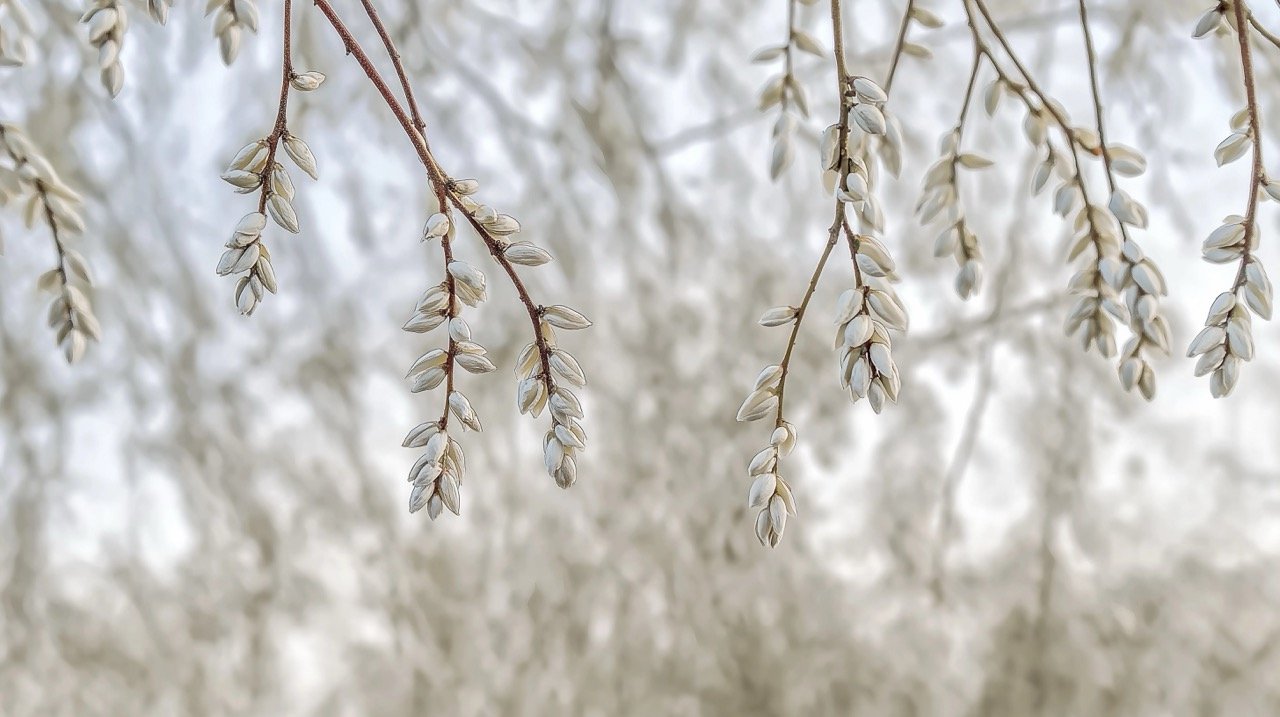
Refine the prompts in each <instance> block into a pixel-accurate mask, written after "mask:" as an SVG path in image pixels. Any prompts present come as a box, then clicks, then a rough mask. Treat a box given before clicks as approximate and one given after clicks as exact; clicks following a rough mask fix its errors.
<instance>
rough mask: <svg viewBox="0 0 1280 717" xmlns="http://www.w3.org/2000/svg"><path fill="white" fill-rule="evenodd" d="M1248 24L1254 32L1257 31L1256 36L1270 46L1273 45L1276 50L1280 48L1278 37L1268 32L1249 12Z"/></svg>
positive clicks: (1279, 38)
mask: <svg viewBox="0 0 1280 717" xmlns="http://www.w3.org/2000/svg"><path fill="white" fill-rule="evenodd" d="M1249 24H1250V25H1252V26H1253V29H1254V30H1257V31H1258V34H1259V35H1261V36H1262V37H1263V39H1265V40H1266V41H1267V42H1269V43H1271V44H1272V45H1275V46H1276V47H1277V48H1280V36H1277V35H1276V34H1275V33H1274V32H1271V31H1270V30H1268V29H1267V28H1266V27H1265V26H1264V25H1263V24H1262V23H1260V22H1258V18H1256V17H1254V16H1253V12H1252V11H1250V12H1249Z"/></svg>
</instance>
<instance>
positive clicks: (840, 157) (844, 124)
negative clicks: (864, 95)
mask: <svg viewBox="0 0 1280 717" xmlns="http://www.w3.org/2000/svg"><path fill="white" fill-rule="evenodd" d="M831 35H832V51H833V52H834V53H835V58H836V60H835V61H836V89H837V91H838V92H839V95H838V96H839V97H840V122H839V123H838V125H837V126H838V128H839V129H838V130H837V134H836V137H837V139H836V147H837V149H836V155H837V159H836V161H837V163H838V165H837V166H839V167H840V178H839V180H838V183H839V184H840V185H843V184H844V180H845V174H846V173H847V171H848V170H847V168H846V166H845V165H846V164H847V163H846V162H845V161H844V160H845V156H844V155H845V146H844V145H845V139H846V138H847V137H848V136H849V99H848V97H847V89H848V88H847V87H846V81H847V79H848V77H849V73H848V71H847V70H846V68H845V60H844V26H843V23H842V21H841V10H840V0H831ZM844 212H845V209H844V202H842V201H840V199H839V197H837V198H836V208H835V220H834V221H832V222H831V227H830V228H829V229H828V230H827V244H826V246H825V247H823V249H822V256H821V257H819V258H818V265H817V266H815V267H814V268H813V274H812V276H810V277H809V288H807V289H805V292H804V298H802V299H801V300H800V306H799V307H797V308H796V318H795V320H794V322H793V323H792V324H791V335H790V336H789V337H787V349H786V351H785V352H784V353H783V355H782V362H781V363H780V364H778V366H779V367H780V368H781V370H782V376H781V378H779V379H778V408H777V411H776V413H775V418H774V423H775V425H777V426H781V425H782V424H783V418H782V416H783V414H782V409H783V402H784V400H785V398H786V390H787V377H788V376H789V375H790V372H791V356H792V354H793V353H794V352H795V349H796V341H797V339H798V338H799V336H800V324H801V323H803V322H804V316H805V312H807V311H808V309H809V302H810V300H812V299H813V293H814V291H816V290H817V288H818V280H819V279H821V278H822V271H823V269H825V268H826V266H827V259H829V258H830V257H831V250H832V249H835V247H836V242H837V241H839V240H840V227H841V226H842V225H843V224H844Z"/></svg>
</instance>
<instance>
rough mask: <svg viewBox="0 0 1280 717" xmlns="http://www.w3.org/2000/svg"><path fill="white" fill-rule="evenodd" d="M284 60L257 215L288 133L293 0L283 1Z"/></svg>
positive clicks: (263, 203)
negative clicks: (277, 153) (278, 150)
mask: <svg viewBox="0 0 1280 717" xmlns="http://www.w3.org/2000/svg"><path fill="white" fill-rule="evenodd" d="M283 45H284V50H283V54H284V59H283V60H282V61H281V63H280V76H281V77H280V106H279V108H277V109H276V123H275V125H274V126H273V127H272V128H271V134H269V135H267V140H266V142H267V163H266V164H265V165H263V167H262V194H261V195H260V196H259V198H258V213H259V214H261V213H263V212H265V211H267V198H268V197H269V196H270V195H271V171H272V168H274V167H275V163H276V150H277V149H278V148H279V147H280V140H281V139H282V138H283V137H284V136H285V135H287V134H288V133H289V130H288V107H289V83H290V82H291V81H292V80H293V77H294V74H293V0H284V42H283Z"/></svg>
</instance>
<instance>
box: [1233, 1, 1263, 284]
mask: <svg viewBox="0 0 1280 717" xmlns="http://www.w3.org/2000/svg"><path fill="white" fill-rule="evenodd" d="M1231 5H1232V9H1233V11H1234V12H1235V16H1236V28H1237V30H1236V37H1237V38H1239V40H1240V69H1241V71H1242V73H1243V74H1244V93H1245V99H1246V101H1247V102H1248V103H1249V136H1250V138H1251V139H1252V140H1253V175H1252V176H1251V177H1250V179H1249V205H1248V209H1246V211H1245V215H1244V251H1243V253H1242V254H1241V256H1240V269H1239V271H1237V272H1236V279H1235V282H1234V283H1233V284H1232V286H1231V290H1232V291H1235V292H1238V291H1240V289H1241V287H1243V286H1244V283H1245V267H1247V266H1248V265H1249V262H1250V260H1251V259H1252V257H1253V250H1252V249H1251V248H1250V243H1251V242H1252V241H1253V232H1254V221H1255V219H1256V217H1257V214H1258V190H1259V189H1260V188H1261V187H1262V182H1263V180H1264V177H1266V170H1265V169H1263V166H1262V123H1261V122H1259V121H1258V96H1257V91H1256V90H1255V89H1254V77H1253V56H1252V54H1251V52H1250V46H1249V31H1248V30H1247V29H1246V27H1247V26H1246V20H1247V17H1248V15H1247V14H1246V13H1247V10H1246V9H1245V4H1244V0H1234V2H1232V4H1231Z"/></svg>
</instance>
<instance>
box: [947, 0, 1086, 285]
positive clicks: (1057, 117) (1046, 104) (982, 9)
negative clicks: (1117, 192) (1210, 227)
mask: <svg viewBox="0 0 1280 717" xmlns="http://www.w3.org/2000/svg"><path fill="white" fill-rule="evenodd" d="M972 1H973V6H974V7H976V8H977V9H978V12H979V13H981V14H982V17H983V19H984V20H985V21H986V24H987V27H988V28H989V29H990V31H991V34H992V36H994V37H995V38H996V41H997V42H998V43H999V44H1000V47H1001V49H1003V50H1004V53H1005V55H1007V56H1008V58H1009V60H1010V61H1011V62H1012V63H1013V65H1014V67H1016V68H1017V69H1018V73H1019V74H1020V75H1021V76H1022V80H1023V81H1022V83H1018V82H1015V81H1014V80H1013V79H1012V78H1011V77H1009V75H1008V74H1007V73H1006V72H1005V70H1004V69H1003V68H1002V67H1000V63H998V62H996V59H995V56H994V55H993V54H992V53H991V48H990V47H989V46H987V44H986V41H985V40H983V39H982V36H981V34H980V33H979V32H978V26H977V22H976V20H975V18H974V16H973V11H972V9H971V7H970V5H969V0H961V2H962V3H963V4H964V10H965V16H966V18H967V20H968V23H969V31H970V32H971V33H972V34H973V40H974V42H975V43H977V44H978V46H979V48H980V52H982V53H983V54H984V55H986V56H987V59H988V60H990V61H991V66H992V67H993V68H995V71H996V73H997V74H998V75H999V76H1000V79H1002V80H1004V81H1005V83H1006V84H1007V85H1009V87H1010V88H1012V89H1014V91H1015V92H1016V93H1017V95H1018V97H1019V98H1021V99H1022V101H1023V104H1025V105H1026V107H1027V110H1028V111H1029V112H1032V113H1038V112H1039V109H1037V108H1036V106H1035V105H1033V104H1032V103H1031V100H1030V99H1029V98H1028V97H1027V96H1026V94H1025V92H1026V91H1030V92H1031V93H1032V94H1033V95H1035V97H1036V99H1037V100H1038V101H1039V103H1040V108H1043V109H1044V110H1045V111H1047V112H1048V113H1049V115H1050V116H1051V117H1052V118H1053V119H1054V122H1055V123H1056V124H1057V125H1058V128H1059V129H1060V130H1061V131H1062V135H1063V140H1065V141H1066V143H1067V148H1068V149H1069V150H1070V156H1071V164H1072V177H1071V179H1072V182H1073V183H1074V184H1075V185H1076V188H1077V189H1079V190H1080V195H1081V198H1082V199H1083V200H1084V204H1085V207H1084V210H1083V211H1084V213H1085V221H1086V223H1087V224H1088V227H1089V236H1090V238H1091V239H1092V243H1093V250H1094V259H1095V262H1101V261H1102V258H1103V255H1102V240H1101V235H1100V233H1099V232H1098V228H1097V226H1096V225H1095V224H1094V221H1093V211H1092V210H1091V209H1090V204H1089V191H1088V187H1087V186H1086V185H1085V182H1084V173H1083V172H1082V171H1081V168H1080V152H1079V148H1080V147H1081V142H1080V140H1079V139H1078V138H1077V137H1076V134H1075V131H1074V130H1073V129H1072V128H1071V124H1070V122H1069V121H1068V120H1067V118H1066V117H1065V116H1064V115H1063V114H1062V112H1061V110H1059V109H1058V108H1057V106H1056V105H1054V103H1052V102H1050V101H1049V95H1048V94H1047V93H1045V91H1044V90H1043V89H1041V88H1040V86H1039V85H1038V84H1037V83H1036V80H1035V77H1033V76H1032V74H1031V71H1030V70H1028V69H1027V66H1026V65H1024V64H1023V62H1022V60H1020V59H1019V58H1018V54H1017V53H1016V52H1014V51H1013V46H1012V45H1011V44H1010V43H1009V39H1008V38H1007V37H1005V35H1004V32H1003V31H1002V30H1001V29H1000V26H999V25H997V24H996V22H995V18H993V17H992V16H991V11H990V10H988V9H987V6H986V4H985V3H984V1H983V0H972ZM1024 88H1025V89H1024ZM1050 152H1052V149H1050ZM1103 289H1104V282H1103V280H1102V274H1101V272H1098V273H1097V275H1096V276H1095V278H1094V290H1095V291H1096V292H1097V293H1098V295H1099V296H1101V295H1102V292H1103Z"/></svg>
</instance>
